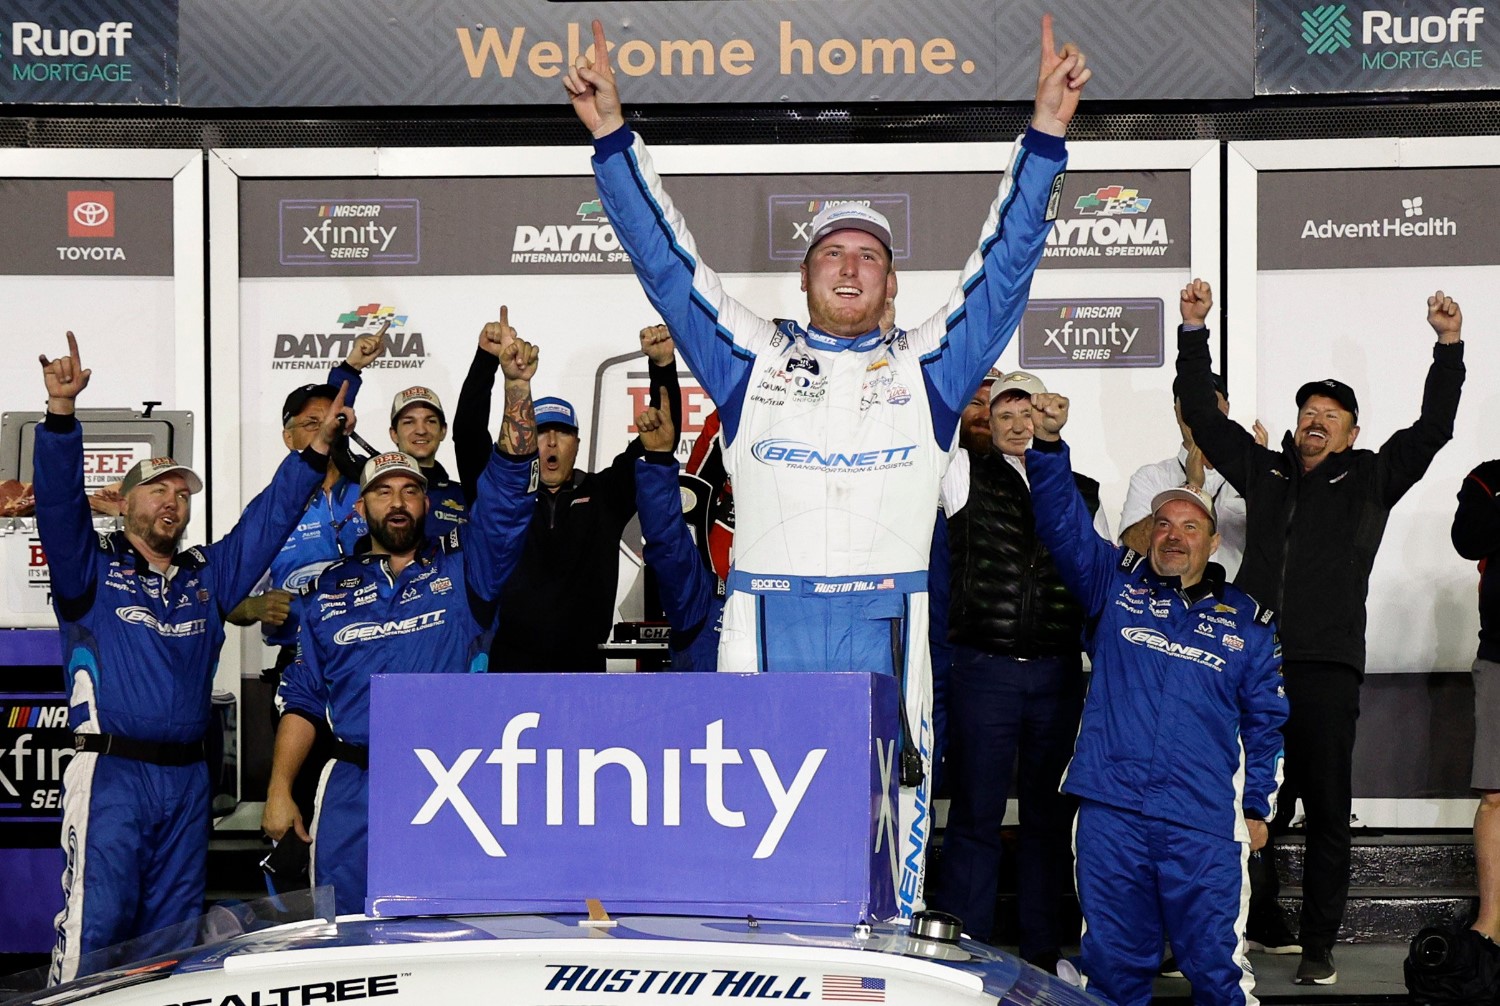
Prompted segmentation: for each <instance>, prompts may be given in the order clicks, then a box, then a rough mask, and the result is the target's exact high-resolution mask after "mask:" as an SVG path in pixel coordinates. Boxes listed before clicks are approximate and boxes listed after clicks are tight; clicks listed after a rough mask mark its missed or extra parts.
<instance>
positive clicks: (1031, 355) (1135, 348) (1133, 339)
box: [1021, 297, 1166, 368]
mask: <svg viewBox="0 0 1500 1006" xmlns="http://www.w3.org/2000/svg"><path fill="white" fill-rule="evenodd" d="M1162 318H1163V304H1162V300H1161V298H1160V297H1138V298H1129V299H1116V300H1032V301H1030V302H1028V303H1027V305H1026V310H1025V312H1024V313H1023V314H1022V315H1021V366H1022V367H1025V368H1031V367H1037V368H1045V367H1160V366H1161V365H1162V364H1163V362H1164V361H1165V355H1164V354H1165V345H1166V339H1165V332H1164V322H1163V320H1162Z"/></svg>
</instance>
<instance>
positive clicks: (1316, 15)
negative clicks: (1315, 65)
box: [1302, 3, 1354, 56]
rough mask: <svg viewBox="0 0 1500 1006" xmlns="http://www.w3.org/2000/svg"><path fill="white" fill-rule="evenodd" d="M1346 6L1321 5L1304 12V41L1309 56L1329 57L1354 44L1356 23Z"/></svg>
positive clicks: (1339, 4)
mask: <svg viewBox="0 0 1500 1006" xmlns="http://www.w3.org/2000/svg"><path fill="white" fill-rule="evenodd" d="M1346 10H1347V5H1345V4H1341V3H1338V4H1333V3H1327V4H1321V5H1319V6H1317V7H1314V8H1312V9H1311V10H1305V11H1303V12H1302V41H1304V42H1306V43H1307V54H1308V55H1309V56H1327V55H1331V54H1332V53H1335V52H1338V51H1339V50H1340V49H1347V48H1349V47H1350V46H1351V45H1353V44H1354V41H1353V33H1354V22H1353V21H1351V20H1349V16H1348V14H1346V13H1345V11H1346Z"/></svg>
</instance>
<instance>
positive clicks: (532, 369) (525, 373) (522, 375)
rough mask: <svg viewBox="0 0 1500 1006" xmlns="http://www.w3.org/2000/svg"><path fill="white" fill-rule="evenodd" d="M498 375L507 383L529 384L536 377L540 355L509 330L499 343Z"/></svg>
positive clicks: (514, 331)
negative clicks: (501, 375) (519, 382)
mask: <svg viewBox="0 0 1500 1006" xmlns="http://www.w3.org/2000/svg"><path fill="white" fill-rule="evenodd" d="M499 355H500V373H502V374H504V375H505V379H506V380H507V381H524V382H527V383H530V381H531V379H532V378H533V377H535V376H536V366H537V359H538V357H539V356H540V355H541V354H540V352H539V351H538V350H537V348H536V347H535V346H533V345H532V344H531V343H529V342H527V341H526V340H525V339H522V338H519V337H518V336H517V335H516V330H515V329H511V330H510V331H509V333H508V334H506V335H505V336H503V337H502V339H501V342H500V354H499Z"/></svg>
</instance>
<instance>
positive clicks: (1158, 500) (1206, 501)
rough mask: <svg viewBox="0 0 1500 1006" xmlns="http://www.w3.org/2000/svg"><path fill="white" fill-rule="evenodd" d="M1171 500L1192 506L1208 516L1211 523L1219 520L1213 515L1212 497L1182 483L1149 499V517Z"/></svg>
mask: <svg viewBox="0 0 1500 1006" xmlns="http://www.w3.org/2000/svg"><path fill="white" fill-rule="evenodd" d="M1173 500H1184V501H1186V502H1188V503H1191V504H1193V505H1194V506H1196V507H1197V508H1198V509H1200V510H1202V511H1203V512H1204V513H1206V514H1208V519H1209V520H1211V521H1215V522H1217V521H1218V519H1219V518H1218V515H1217V514H1215V513H1214V500H1213V497H1212V496H1210V495H1209V494H1208V493H1206V492H1204V491H1203V490H1202V489H1199V488H1198V487H1197V486H1195V485H1189V484H1187V483H1183V484H1182V485H1180V486H1178V487H1177V488H1176V489H1163V490H1162V491H1161V492H1159V493H1157V494H1156V495H1155V496H1153V497H1151V516H1153V517H1155V516H1156V511H1158V510H1160V509H1161V508H1162V507H1163V506H1164V505H1165V504H1167V503H1170V502H1172V501H1173Z"/></svg>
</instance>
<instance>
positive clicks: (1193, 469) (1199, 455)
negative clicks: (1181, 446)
mask: <svg viewBox="0 0 1500 1006" xmlns="http://www.w3.org/2000/svg"><path fill="white" fill-rule="evenodd" d="M1205 467H1212V466H1209V465H1207V460H1206V459H1205V458H1204V457H1203V448H1201V447H1199V446H1198V445H1197V444H1194V445H1193V448H1192V450H1190V451H1188V454H1187V463H1186V464H1184V465H1183V466H1182V469H1183V474H1185V475H1186V476H1187V480H1188V485H1191V486H1196V487H1198V488H1199V489H1202V488H1203V482H1204V479H1205V477H1206V476H1205V474H1204V470H1205Z"/></svg>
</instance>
